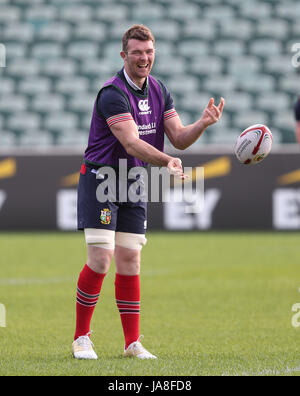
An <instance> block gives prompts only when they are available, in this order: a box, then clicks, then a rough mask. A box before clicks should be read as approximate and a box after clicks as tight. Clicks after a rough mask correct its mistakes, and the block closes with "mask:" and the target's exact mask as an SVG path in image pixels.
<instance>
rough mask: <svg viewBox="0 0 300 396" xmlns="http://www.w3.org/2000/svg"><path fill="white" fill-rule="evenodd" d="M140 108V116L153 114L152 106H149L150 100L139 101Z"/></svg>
mask: <svg viewBox="0 0 300 396" xmlns="http://www.w3.org/2000/svg"><path fill="white" fill-rule="evenodd" d="M138 106H139V109H140V113H139V114H140V115H143V114H151V113H152V111H151V110H150V106H149V104H148V99H141V100H139V103H138Z"/></svg>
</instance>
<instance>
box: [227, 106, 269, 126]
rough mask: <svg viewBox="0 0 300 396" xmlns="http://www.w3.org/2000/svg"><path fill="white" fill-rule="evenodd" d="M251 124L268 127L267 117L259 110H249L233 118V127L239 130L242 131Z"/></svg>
mask: <svg viewBox="0 0 300 396" xmlns="http://www.w3.org/2000/svg"><path fill="white" fill-rule="evenodd" d="M253 124H266V125H269V116H268V115H267V114H266V113H265V112H264V111H261V110H256V111H255V110H250V111H242V112H240V113H236V115H235V116H234V118H233V125H234V126H235V127H236V128H238V129H239V130H244V129H246V128H247V127H248V126H249V125H253Z"/></svg>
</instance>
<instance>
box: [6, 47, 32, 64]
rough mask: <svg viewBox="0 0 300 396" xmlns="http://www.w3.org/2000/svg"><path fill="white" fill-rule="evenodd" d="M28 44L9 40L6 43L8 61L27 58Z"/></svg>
mask: <svg viewBox="0 0 300 396" xmlns="http://www.w3.org/2000/svg"><path fill="white" fill-rule="evenodd" d="M26 56H27V46H26V44H25V43H21V42H20V43H17V42H9V43H8V44H6V58H7V61H8V62H10V60H16V59H17V58H26Z"/></svg>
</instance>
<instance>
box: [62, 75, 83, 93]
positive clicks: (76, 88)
mask: <svg viewBox="0 0 300 396" xmlns="http://www.w3.org/2000/svg"><path fill="white" fill-rule="evenodd" d="M88 89H89V79H87V78H85V77H76V76H70V77H68V78H61V79H59V80H57V82H56V84H55V90H56V91H57V92H59V93H63V94H75V93H77V94H80V93H83V94H84V93H85V92H87V91H88Z"/></svg>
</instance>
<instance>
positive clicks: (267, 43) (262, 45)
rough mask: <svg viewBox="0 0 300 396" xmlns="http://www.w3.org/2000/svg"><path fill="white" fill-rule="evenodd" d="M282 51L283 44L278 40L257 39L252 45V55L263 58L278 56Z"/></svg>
mask: <svg viewBox="0 0 300 396" xmlns="http://www.w3.org/2000/svg"><path fill="white" fill-rule="evenodd" d="M281 51H282V42H281V41H280V40H277V39H256V40H254V41H252V42H251V43H250V53H251V54H253V55H258V56H261V57H268V56H277V55H279V54H280V53H281Z"/></svg>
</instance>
